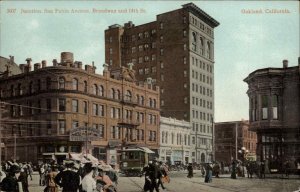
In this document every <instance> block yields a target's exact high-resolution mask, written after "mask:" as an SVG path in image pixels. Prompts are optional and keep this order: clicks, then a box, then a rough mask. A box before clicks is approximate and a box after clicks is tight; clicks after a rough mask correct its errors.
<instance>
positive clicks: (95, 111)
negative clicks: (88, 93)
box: [93, 103, 99, 116]
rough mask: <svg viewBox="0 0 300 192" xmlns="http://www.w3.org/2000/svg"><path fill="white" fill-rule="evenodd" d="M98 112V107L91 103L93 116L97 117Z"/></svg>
mask: <svg viewBox="0 0 300 192" xmlns="http://www.w3.org/2000/svg"><path fill="white" fill-rule="evenodd" d="M98 114H99V111H98V105H97V104H95V103H93V115H95V116H98Z"/></svg>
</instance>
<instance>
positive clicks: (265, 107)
mask: <svg viewBox="0 0 300 192" xmlns="http://www.w3.org/2000/svg"><path fill="white" fill-rule="evenodd" d="M261 99H262V105H261V107H262V119H263V120H265V119H268V96H267V95H262V96H261Z"/></svg>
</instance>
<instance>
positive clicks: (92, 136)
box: [70, 127, 101, 141]
mask: <svg viewBox="0 0 300 192" xmlns="http://www.w3.org/2000/svg"><path fill="white" fill-rule="evenodd" d="M99 140H101V131H100V130H98V129H95V128H91V127H78V128H75V129H71V130H70V141H99Z"/></svg>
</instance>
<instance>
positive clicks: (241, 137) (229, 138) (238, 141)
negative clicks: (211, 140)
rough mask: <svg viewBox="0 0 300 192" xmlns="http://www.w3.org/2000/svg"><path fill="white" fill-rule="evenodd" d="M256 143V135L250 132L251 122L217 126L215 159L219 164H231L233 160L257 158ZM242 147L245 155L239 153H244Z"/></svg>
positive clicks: (235, 122) (225, 123) (228, 123)
mask: <svg viewBox="0 0 300 192" xmlns="http://www.w3.org/2000/svg"><path fill="white" fill-rule="evenodd" d="M256 142H257V137H256V133H255V132H253V131H250V130H249V121H246V120H242V121H230V122H218V123H216V124H215V159H216V161H218V162H224V163H231V161H232V160H233V159H240V160H243V158H244V157H245V158H246V157H250V156H251V157H255V154H256ZM242 147H244V148H245V150H244V152H243V153H244V154H242V153H239V151H240V152H242ZM246 151H247V152H246ZM243 155H245V156H244V157H243Z"/></svg>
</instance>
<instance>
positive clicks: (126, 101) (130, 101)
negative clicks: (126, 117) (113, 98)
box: [121, 97, 138, 107]
mask: <svg viewBox="0 0 300 192" xmlns="http://www.w3.org/2000/svg"><path fill="white" fill-rule="evenodd" d="M121 103H122V104H124V105H130V106H133V107H135V106H137V105H138V103H137V102H136V101H135V100H133V99H128V98H126V97H124V98H123V99H122V100H121Z"/></svg>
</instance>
